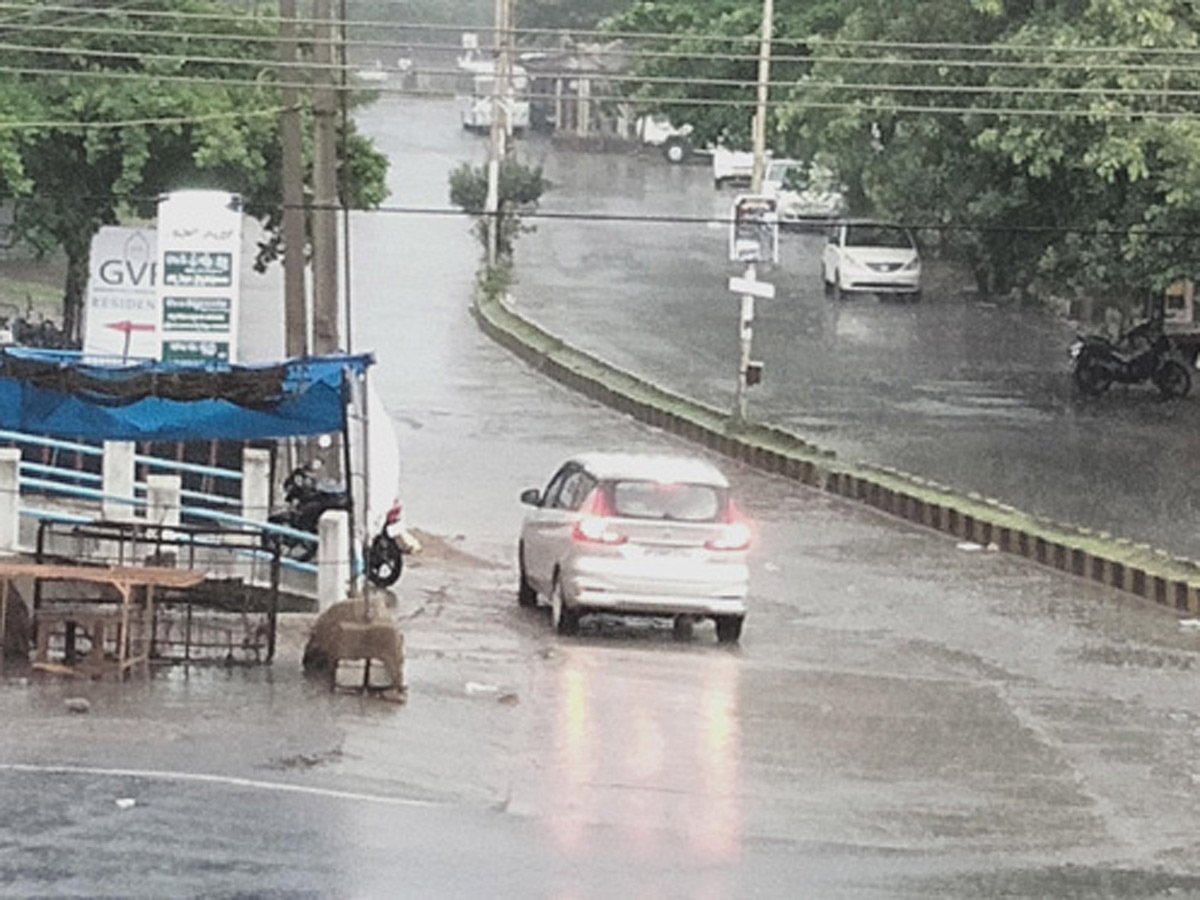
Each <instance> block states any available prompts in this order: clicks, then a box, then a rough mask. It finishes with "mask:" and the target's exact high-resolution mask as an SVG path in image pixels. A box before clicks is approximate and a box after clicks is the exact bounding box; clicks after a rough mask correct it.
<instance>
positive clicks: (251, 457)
mask: <svg viewBox="0 0 1200 900" xmlns="http://www.w3.org/2000/svg"><path fill="white" fill-rule="evenodd" d="M270 502H271V451H270V450H264V449H262V448H260V447H247V448H245V449H244V450H243V451H242V518H244V519H251V520H253V521H255V522H265V521H267V514H268V513H269V512H270V510H268V509H267V507H268V505H269V504H270Z"/></svg>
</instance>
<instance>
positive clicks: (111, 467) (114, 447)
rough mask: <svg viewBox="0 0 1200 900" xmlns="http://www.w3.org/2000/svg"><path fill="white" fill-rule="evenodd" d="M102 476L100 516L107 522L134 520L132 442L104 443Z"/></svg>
mask: <svg viewBox="0 0 1200 900" xmlns="http://www.w3.org/2000/svg"><path fill="white" fill-rule="evenodd" d="M103 476H104V477H103V481H102V482H101V485H100V488H101V490H102V491H103V492H104V495H105V496H104V499H103V500H101V501H100V515H101V516H102V517H103V518H104V519H105V520H106V521H109V522H129V521H132V520H133V519H134V518H135V516H134V506H133V479H134V444H133V441H105V442H104V468H103ZM110 497H111V498H113V499H109V498H110ZM122 500H127V501H129V502H127V503H126V502H122Z"/></svg>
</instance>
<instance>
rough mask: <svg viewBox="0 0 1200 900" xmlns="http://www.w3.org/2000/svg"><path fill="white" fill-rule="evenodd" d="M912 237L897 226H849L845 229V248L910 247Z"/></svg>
mask: <svg viewBox="0 0 1200 900" xmlns="http://www.w3.org/2000/svg"><path fill="white" fill-rule="evenodd" d="M912 245H913V242H912V237H911V236H910V235H909V233H908V231H907V230H906V229H904V228H901V227H899V226H898V225H850V226H848V227H847V228H846V246H847V247H899V248H902V249H905V250H907V249H909V248H910V247H912Z"/></svg>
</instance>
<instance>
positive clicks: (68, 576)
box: [0, 562, 204, 675]
mask: <svg viewBox="0 0 1200 900" xmlns="http://www.w3.org/2000/svg"><path fill="white" fill-rule="evenodd" d="M17 578H31V579H33V581H34V584H35V590H34V609H33V616H32V622H33V628H34V630H35V631H36V633H37V650H36V655H35V658H34V667H35V668H42V669H54V670H59V669H63V668H65V669H68V670H70V671H76V670H78V671H79V672H81V673H85V674H95V675H103V674H109V673H111V674H116V675H124V674H125V672H127V671H128V670H130V669H131V668H133V667H134V666H141V667H142V668H143V669H146V668H148V667H149V663H150V657H151V653H152V650H153V643H154V640H153V638H154V635H153V631H152V629H153V628H154V589H155V588H176V589H179V588H189V587H195V586H196V585H198V584H200V583H201V582H202V581H204V573H203V572H193V571H189V570H186V569H165V568H159V567H153V566H72V565H39V564H38V563H30V562H11V563H0V610H2V609H4V606H5V604H6V603H7V600H8V594H9V589H10V585H11V583H12V581H13V580H14V579H17ZM44 581H53V582H65V583H74V584H77V585H79V586H80V587H81V593H80V596H78V597H72V598H70V599H69V600H66V601H64V600H62V599H58V600H54V601H51V602H44V601H43V600H42V599H41V591H40V590H39V589H38V587H37V585H38V584H39V583H40V582H44ZM96 587H100V588H110V589H112V590H113V591H115V592H116V594H117V599H116V600H115V601H114V600H113V599H108V598H97V597H95V596H84V593H85V592H86V591H87V590H91V591H93V592H94V591H95V588H96ZM135 625H138V626H140V628H141V630H142V634H143V639H142V641H141V643H140V645H135V644H134V642H133V641H132V639H131V635H132V631H133V628H134V626H135ZM59 629H61V630H62V631H63V635H64V647H65V648H67V649H68V652H67V653H65V654H64V656H65V658H64V660H63V663H62V664H61V665H58V664H55V663H54V662H52V661H51V660H50V658H49V657H50V636H51V633H52V632H54V631H56V630H59ZM77 630H82V631H84V632H85V633H86V634H87V635H88V637H89V639H90V642H91V650H90V652H89V653H88V655H87V657H86V658H84V659H83V660H82V661H77V660H75V659H73V658H72V656H73V654H72V653H71V652H69V651H70V650H71V649H72V648H73V642H74V637H75V634H76V631H77ZM110 635H111V636H113V638H114V641H115V652H114V653H112V654H111V655H109V654H107V653H106V652H105V646H106V643H107V641H108V637H109V636H110ZM3 638H4V623H3V616H0V641H3Z"/></svg>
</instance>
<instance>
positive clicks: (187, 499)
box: [0, 429, 317, 572]
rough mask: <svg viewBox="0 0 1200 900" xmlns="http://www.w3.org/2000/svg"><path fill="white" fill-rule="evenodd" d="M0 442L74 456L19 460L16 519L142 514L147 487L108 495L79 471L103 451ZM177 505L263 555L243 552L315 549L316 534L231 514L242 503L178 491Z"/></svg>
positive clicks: (204, 472) (196, 468) (176, 463)
mask: <svg viewBox="0 0 1200 900" xmlns="http://www.w3.org/2000/svg"><path fill="white" fill-rule="evenodd" d="M0 442H6V443H11V444H15V445H17V446H18V447H19V448H21V449H22V450H24V449H25V448H26V447H32V448H40V449H42V450H43V451H48V452H49V454H50V458H51V459H52V460H53V459H58V458H59V457H60V456H66V455H69V454H73V455H74V457H75V458H74V460H72V461H73V462H74V463H75V465H74V466H68V465H61V464H55V463H54V462H36V461H33V460H26V459H22V460H21V463H20V467H19V480H20V490H21V500H20V503H19V513H20V515H21V516H22V517H24V518H36V519H42V520H49V521H56V522H61V523H64V524H86V523H91V522H97V521H99V520H100V519H101V513H100V507H101V505H102V504H104V503H110V504H119V505H126V506H131V507H133V508H134V510H136V511H144V510H145V509H146V507H147V501H146V495H147V491H148V487H147V485H146V483H145V482H142V481H138V482H135V484H134V496H133V497H127V496H119V495H113V494H107V493H105V492H104V490H103V477H102V476H101V475H100V474H98V473H96V472H94V471H88V470H86V469H82V468H79V467H78V465H79V462H80V460H81V459H83V458H92V459H95V460H96V461H97V462H96V463H94V464H98V463H99V461H100V460H102V458H103V455H104V450H103V448H102V447H97V446H95V445H93V444H83V443H79V442H77V441H68V440H60V439H57V438H47V437H42V436H39V435H30V434H24V433H22V432H17V431H9V430H5V429H0ZM134 463H135V465H136V466H139V467H144V468H145V469H155V470H159V471H166V472H178V473H180V474H181V475H182V474H190V475H196V476H203V477H204V478H209V479H222V480H224V481H226V482H230V483H234V484H237V485H238V486H239V488H240V485H241V483H242V481H243V474H242V472H241V471H239V470H236V469H227V468H221V467H218V466H210V465H202V464H198V463H191V462H184V461H182V460H171V459H163V458H161V457H157V456H151V455H148V454H144V453H137V454H134ZM239 494H240V490H239ZM38 497H41V498H55V499H58V500H61V501H64V502H65V504H66V506H67V507H68V508H63V507H62V506H56V505H52V504H49V503H40V504H39V503H37V500H36V498H38ZM180 499H181V509H180V516H181V518H182V519H184V520H188V521H193V522H196V521H200V522H205V523H216V524H218V525H220V526H221V527H222V528H225V529H228V530H230V531H233V532H250V533H254V534H257V535H259V539H260V543H261V544H262V549H260V550H259V549H255V548H250V547H246V548H243V552H246V553H250V554H266V555H270V551H269V550H268V549H267V548H268V545H269V544H270V542H271V541H272V539H274V540H280V539H282V540H284V541H285V542H286V543H290V544H293V545H313V547H314V549H315V545H316V543H317V536H316V535H315V534H312V533H310V532H307V531H300V530H297V529H295V528H290V527H288V526H286V525H278V524H275V523H271V522H263V521H260V520H258V519H250V518H246V517H245V516H242V515H240V514H238V513H237V512H234V511H233V510H240V509H241V499H240V497H231V496H228V495H227V494H220V493H211V492H208V491H200V490H193V489H182V490H181V491H180ZM282 562H283V564H284V565H285V566H287V567H288V568H289V569H294V570H298V571H302V572H315V571H316V566H315V565H313V564H312V563H308V562H302V561H300V560H296V559H290V558H286V557H285V558H284V559H283V560H282Z"/></svg>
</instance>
